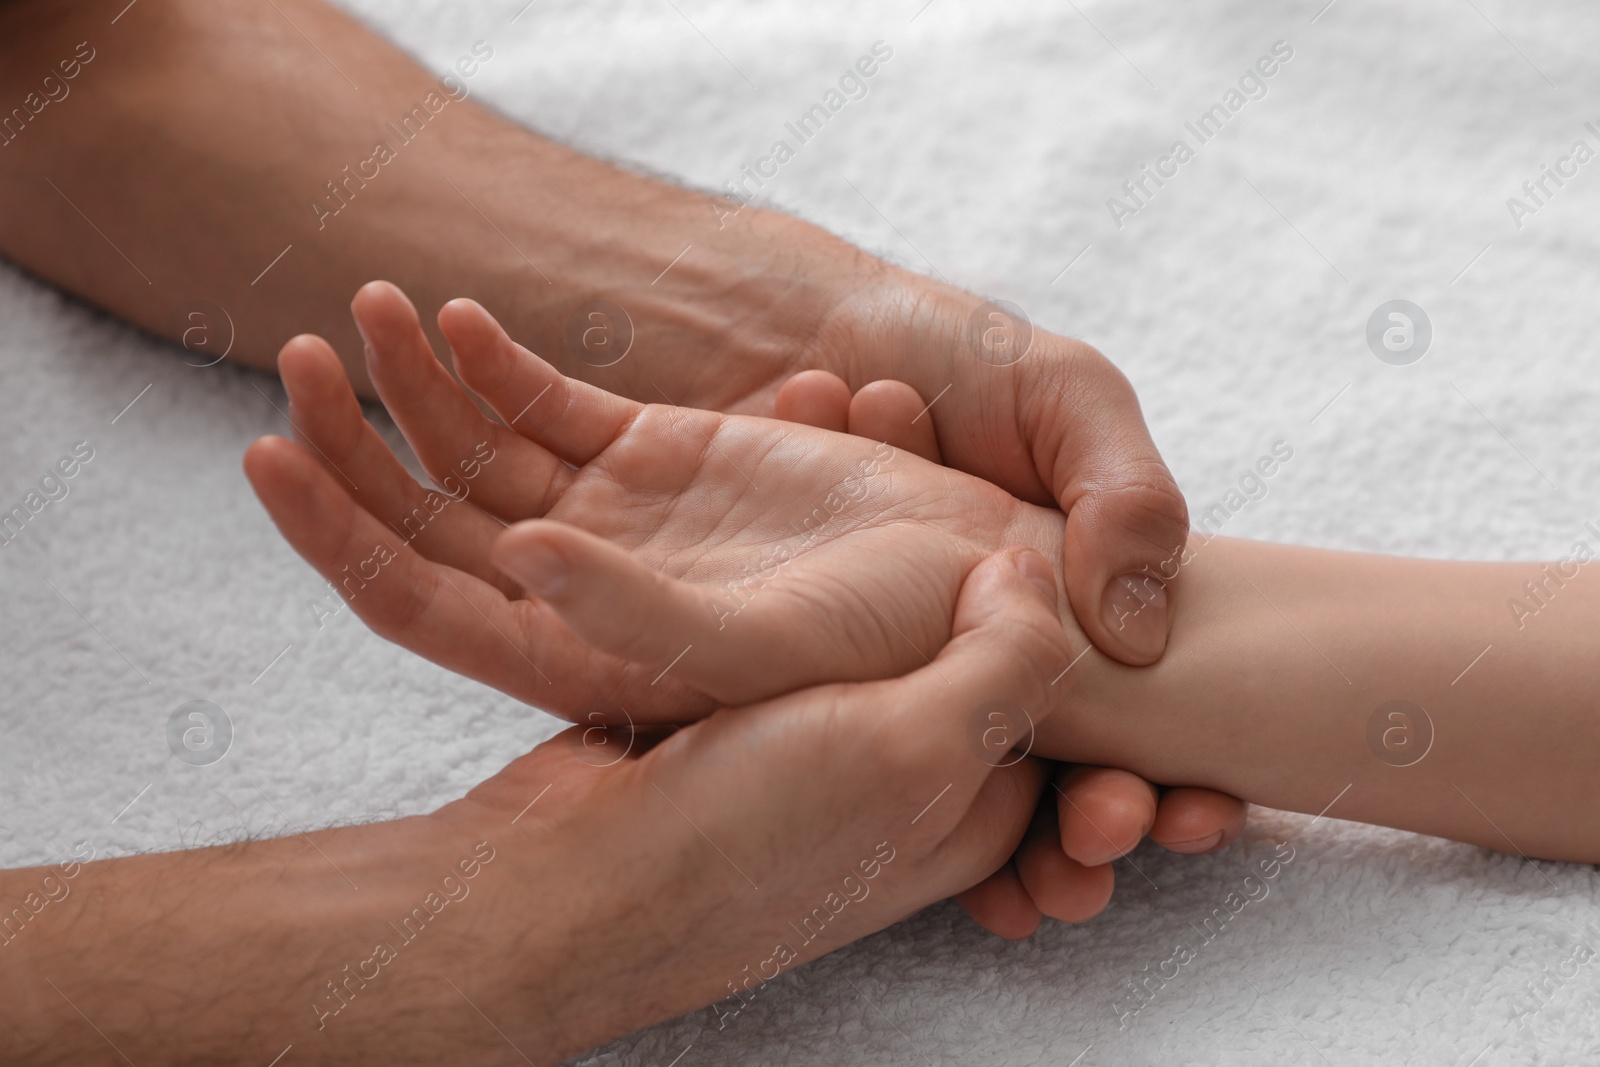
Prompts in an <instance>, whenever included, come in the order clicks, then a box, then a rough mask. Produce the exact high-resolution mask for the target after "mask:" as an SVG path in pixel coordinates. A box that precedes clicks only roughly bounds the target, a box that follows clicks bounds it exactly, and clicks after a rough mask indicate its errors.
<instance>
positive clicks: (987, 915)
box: [954, 862, 1044, 941]
mask: <svg viewBox="0 0 1600 1067" xmlns="http://www.w3.org/2000/svg"><path fill="white" fill-rule="evenodd" d="M954 899H955V902H956V903H957V904H958V905H960V907H961V910H962V911H965V912H966V913H967V915H968V916H970V917H971V918H972V921H973V922H975V923H977V924H978V925H979V926H981V927H983V928H984V929H985V930H987V931H989V932H990V933H991V934H994V935H996V936H997V937H1003V938H1005V939H1006V940H1007V941H1021V940H1023V939H1025V938H1028V937H1031V936H1032V935H1033V934H1034V932H1035V931H1037V930H1038V929H1039V924H1040V923H1041V922H1043V921H1044V913H1043V912H1041V911H1040V910H1039V908H1038V906H1037V905H1035V904H1034V902H1033V898H1032V897H1030V896H1029V895H1028V891H1027V889H1025V888H1024V887H1023V885H1022V879H1021V878H1020V877H1019V876H1018V875H1017V869H1016V866H1015V865H1014V864H1012V863H1009V862H1008V863H1007V864H1006V865H1005V866H1004V867H1002V868H1000V869H999V870H998V871H995V872H994V873H993V874H991V875H990V876H989V877H987V878H985V879H984V880H983V881H981V882H979V883H978V884H977V885H975V886H973V887H972V888H971V889H968V890H966V891H964V892H961V893H957V894H956V896H955V898H954Z"/></svg>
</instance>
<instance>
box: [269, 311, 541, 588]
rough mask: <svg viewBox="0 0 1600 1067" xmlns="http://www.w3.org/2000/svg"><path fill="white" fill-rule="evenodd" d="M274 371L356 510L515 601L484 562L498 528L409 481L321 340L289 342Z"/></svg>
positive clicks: (303, 433) (299, 431)
mask: <svg viewBox="0 0 1600 1067" xmlns="http://www.w3.org/2000/svg"><path fill="white" fill-rule="evenodd" d="M278 372H279V374H280V375H281V376H282V378H283V385H284V388H285V389H286V390H287V391H288V394H289V401H290V405H291V407H292V410H293V413H294V418H293V421H292V425H293V426H294V429H295V435H296V437H297V438H298V439H299V440H300V441H301V442H302V443H303V444H305V445H306V447H307V448H309V449H310V450H311V451H312V452H313V453H314V454H315V455H316V456H317V457H318V458H319V459H320V460H321V462H322V465H323V466H324V467H325V468H326V469H327V470H328V471H329V472H330V473H332V474H334V475H336V479H335V480H336V481H337V482H339V483H340V484H342V485H343V486H344V488H345V491H346V492H348V493H349V494H350V495H351V496H352V497H354V499H355V501H356V503H357V504H359V505H360V506H361V507H362V508H363V509H364V510H366V511H367V512H368V513H370V514H371V515H372V516H373V517H374V518H376V519H378V520H379V521H380V522H381V523H383V524H384V525H385V526H387V527H388V529H389V532H390V533H391V534H392V535H395V536H398V537H399V538H400V539H401V540H403V541H405V542H406V543H407V544H410V545H412V546H413V547H414V548H416V549H417V551H419V552H421V553H422V554H423V555H425V556H426V557H427V558H428V559H431V560H433V561H435V562H438V563H443V564H445V565H446V566H450V567H455V568H456V569H458V570H462V571H466V572H467V573H468V574H471V575H473V576H474V577H476V578H478V579H480V580H482V581H485V582H488V583H489V584H491V585H494V586H496V587H497V588H500V589H501V590H502V591H504V592H506V593H507V594H508V595H517V593H518V590H517V587H516V585H515V583H512V582H510V581H508V580H507V579H506V577H505V575H503V574H501V573H500V572H499V571H497V570H496V569H495V568H494V567H493V566H491V565H490V564H489V563H488V552H489V547H490V545H492V544H493V542H494V539H495V537H497V536H498V535H499V533H500V531H501V530H502V529H503V528H504V527H502V525H501V524H500V523H499V522H497V521H496V520H495V519H493V518H491V517H489V516H488V515H485V514H484V513H483V512H481V511H479V510H478V509H477V508H475V507H472V506H471V505H469V504H466V503H465V502H463V501H461V500H458V499H453V498H451V497H449V496H446V495H445V494H443V493H440V492H438V491H436V490H432V489H424V488H423V487H422V486H421V485H419V484H418V483H417V480H416V479H415V478H413V477H411V473H410V472H409V471H407V470H406V469H405V467H404V466H403V465H402V464H401V463H400V461H399V460H398V459H397V458H395V455H394V453H393V452H391V451H390V450H389V446H388V445H387V444H386V443H384V440H383V438H382V437H380V436H379V435H378V432H377V431H376V430H374V429H373V428H372V426H371V424H370V423H368V422H367V420H366V418H365V417H364V416H363V415H362V413H361V405H360V402H359V401H357V400H356V397H355V393H354V392H352V391H351V388H350V381H349V379H348V378H346V377H345V372H344V367H343V366H342V365H341V364H340V362H339V357H338V356H336V355H335V354H334V351H333V349H332V348H331V347H330V346H329V345H328V343H327V342H326V341H324V340H323V339H322V338H320V337H313V336H310V335H306V334H303V335H301V336H299V337H295V338H293V339H291V340H290V341H289V342H288V343H287V344H285V345H284V346H283V351H282V352H280V353H279V355H278ZM369 547H370V546H369Z"/></svg>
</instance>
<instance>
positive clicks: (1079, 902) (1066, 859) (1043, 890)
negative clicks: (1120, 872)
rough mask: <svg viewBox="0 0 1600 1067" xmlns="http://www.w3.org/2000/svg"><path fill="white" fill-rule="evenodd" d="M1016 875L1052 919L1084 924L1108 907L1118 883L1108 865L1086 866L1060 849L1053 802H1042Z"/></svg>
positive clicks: (1018, 859) (1022, 848)
mask: <svg viewBox="0 0 1600 1067" xmlns="http://www.w3.org/2000/svg"><path fill="white" fill-rule="evenodd" d="M1016 864H1017V875H1018V877H1019V878H1020V879H1021V881H1022V885H1023V888H1024V889H1026V890H1027V891H1028V896H1029V897H1031V898H1032V900H1033V902H1034V904H1035V906H1037V907H1038V909H1039V910H1040V911H1042V912H1043V913H1044V914H1046V915H1048V916H1050V917H1051V918H1052V919H1059V920H1060V921H1061V922H1068V923H1081V922H1084V921H1086V920H1088V919H1092V918H1094V917H1095V916H1096V915H1099V914H1100V913H1101V912H1102V911H1104V910H1105V906H1106V905H1107V904H1108V903H1110V901H1111V891H1112V890H1113V889H1114V888H1115V886H1116V875H1115V873H1114V872H1113V871H1112V869H1111V866H1110V865H1109V864H1101V865H1100V866H1098V867H1086V866H1084V865H1083V864H1081V863H1079V862H1078V861H1077V860H1075V859H1072V858H1071V857H1070V856H1068V855H1066V853H1064V852H1062V851H1061V833H1060V829H1059V827H1057V825H1056V808H1055V805H1054V804H1050V803H1044V804H1040V805H1039V810H1038V812H1037V814H1036V815H1035V817H1034V821H1033V824H1032V825H1031V826H1029V827H1028V834H1027V836H1026V837H1025V838H1023V841H1022V845H1021V846H1020V847H1019V848H1018V849H1017V857H1016Z"/></svg>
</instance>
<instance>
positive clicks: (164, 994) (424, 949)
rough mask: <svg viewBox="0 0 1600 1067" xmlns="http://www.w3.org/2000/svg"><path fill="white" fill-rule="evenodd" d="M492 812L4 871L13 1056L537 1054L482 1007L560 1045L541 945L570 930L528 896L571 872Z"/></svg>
mask: <svg viewBox="0 0 1600 1067" xmlns="http://www.w3.org/2000/svg"><path fill="white" fill-rule="evenodd" d="M480 832H483V828H481V827H465V826H460V825H450V826H447V825H443V824H441V822H440V821H439V820H438V819H437V818H433V817H429V818H423V819H406V820H401V821H399V822H395V823H387V824H377V825H370V826H361V827H352V828H346V829H339V830H330V831H320V832H316V833H312V834H305V835H294V836H289V837H284V838H281V839H278V840H272V841H258V842H249V843H244V844H240V845H233V846H227V847H222V848H213V849H203V850H197V851H191V852H180V853H166V854H157V855H149V856H139V857H131V858H127V859H116V860H108V861H101V862H94V863H82V864H76V863H75V864H69V865H58V866H56V867H49V868H35V869H31V870H19V871H7V872H3V873H0V904H3V906H4V907H5V908H6V909H7V910H6V912H5V914H4V916H3V917H0V918H3V919H4V921H5V926H4V931H3V933H0V1023H3V1025H0V1049H3V1050H4V1051H3V1052H0V1060H4V1062H6V1063H19V1064H21V1063H26V1064H57V1063H60V1064H67V1063H70V1064H74V1065H78V1064H91V1063H102V1062H103V1063H123V1062H125V1061H131V1062H134V1063H139V1064H147V1063H159V1064H189V1063H194V1064H199V1063H220V1062H235V1063H263V1064H264V1063H268V1062H273V1061H274V1057H276V1056H279V1055H280V1054H282V1053H283V1052H284V1050H285V1049H286V1048H288V1047H290V1046H292V1047H293V1052H292V1053H291V1055H292V1056H293V1059H292V1060H289V1061H288V1062H302V1063H438V1062H443V1061H445V1060H449V1061H450V1062H462V1063H467V1062H496V1061H497V1060H499V1059H500V1058H501V1057H502V1056H503V1055H505V1056H510V1058H511V1059H512V1060H513V1061H516V1062H520V1060H518V1059H517V1057H516V1056H514V1055H511V1050H510V1049H509V1048H507V1041H506V1039H505V1038H504V1037H502V1036H501V1035H499V1034H497V1033H496V1031H495V1030H494V1029H493V1027H492V1026H491V1025H489V1024H487V1023H485V1021H484V1016H483V1015H480V1014H479V1011H482V1012H483V1013H485V1015H487V1016H488V1017H489V1018H493V1019H497V1020H499V1025H500V1026H501V1027H502V1028H504V1029H505V1030H506V1031H507V1032H508V1033H509V1034H512V1035H514V1036H515V1038H516V1040H517V1042H518V1044H519V1045H520V1046H521V1047H522V1048H523V1049H525V1050H526V1052H527V1054H528V1055H531V1056H540V1055H541V1054H543V1053H546V1052H549V1051H551V1049H552V1045H551V1044H546V1043H545V1039H546V1038H550V1037H551V1036H552V1035H551V1033H550V1032H549V1031H548V1030H547V1029H546V1019H547V1017H546V1016H545V1014H544V1012H545V1011H546V1010H551V1009H559V1006H560V1003H561V1002H560V999H559V997H558V996H557V995H556V988H555V986H554V985H546V986H544V987H540V986H537V985H535V984H530V981H529V980H528V976H530V975H535V976H536V975H537V974H539V973H541V972H540V971H539V970H537V969H535V968H533V967H531V966H528V962H529V961H539V962H546V963H547V962H548V961H549V960H551V959H554V958H559V957H560V956H561V954H562V952H563V943H562V941H561V935H560V933H559V931H557V930H555V929H554V928H553V927H551V926H550V925H549V924H546V923H542V922H541V921H540V915H541V912H540V911H538V910H537V909H531V908H526V907H523V906H521V905H520V903H519V902H520V901H523V900H525V899H528V898H529V896H530V895H531V896H535V897H536V896H537V895H538V894H540V893H541V892H543V891H548V892H551V893H553V894H558V893H559V889H558V888H557V887H555V886H553V885H550V884H539V883H536V882H530V880H529V879H528V878H527V877H526V874H527V871H526V870H523V871H521V872H518V871H516V870H515V869H514V865H515V864H516V863H517V862H518V860H517V856H518V855H519V854H521V853H525V852H527V851H529V850H530V848H531V849H537V848H538V847H539V845H538V843H537V842H536V841H534V839H532V838H531V837H529V836H528V835H526V834H525V833H524V831H523V829H520V828H518V829H514V828H512V827H510V826H503V827H502V828H500V829H499V830H496V831H494V832H492V833H489V834H488V835H487V836H484V837H479V836H478V834H479V833H480ZM557 866H559V865H557ZM544 914H548V911H546V912H545V913H544ZM452 985H454V986H455V987H456V988H454V989H453V988H452ZM469 998H470V1000H469ZM573 1014H574V1015H575V1016H576V1017H577V1018H579V1019H581V1017H582V1009H581V1005H580V1006H578V1008H576V1009H574V1012H573Z"/></svg>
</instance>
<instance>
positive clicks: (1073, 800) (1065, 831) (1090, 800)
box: [1057, 767, 1157, 867]
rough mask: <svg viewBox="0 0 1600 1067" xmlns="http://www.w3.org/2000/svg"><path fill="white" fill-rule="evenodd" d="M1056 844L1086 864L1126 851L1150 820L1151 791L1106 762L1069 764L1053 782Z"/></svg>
mask: <svg viewBox="0 0 1600 1067" xmlns="http://www.w3.org/2000/svg"><path fill="white" fill-rule="evenodd" d="M1057 788H1058V789H1059V790H1060V792H1059V793H1058V794H1057V799H1058V801H1059V809H1060V821H1061V848H1062V851H1063V852H1065V853H1066V854H1067V855H1068V856H1070V857H1072V858H1073V859H1074V860H1076V861H1077V862H1079V863H1081V864H1083V865H1084V866H1086V867H1097V866H1100V865H1102V864H1107V863H1110V862H1111V861H1112V860H1115V859H1118V858H1120V857H1122V856H1126V855H1127V854H1128V853H1129V852H1132V851H1133V850H1134V849H1135V848H1137V847H1138V845H1139V842H1140V841H1142V840H1144V837H1145V834H1147V833H1148V832H1149V831H1150V828H1151V826H1152V825H1153V824H1154V822H1155V819H1156V812H1157V797H1156V791H1155V788H1154V787H1153V786H1151V785H1150V784H1149V783H1148V782H1146V781H1145V780H1144V779H1142V778H1140V777H1138V776H1137V775H1134V774H1130V773H1128V772H1127V771H1121V770H1116V769H1114V768H1110V767H1074V768H1073V769H1072V770H1071V771H1069V772H1068V773H1067V774H1066V775H1065V776H1064V777H1063V780H1062V782H1061V783H1060V784H1059V785H1058V787H1057Z"/></svg>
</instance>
